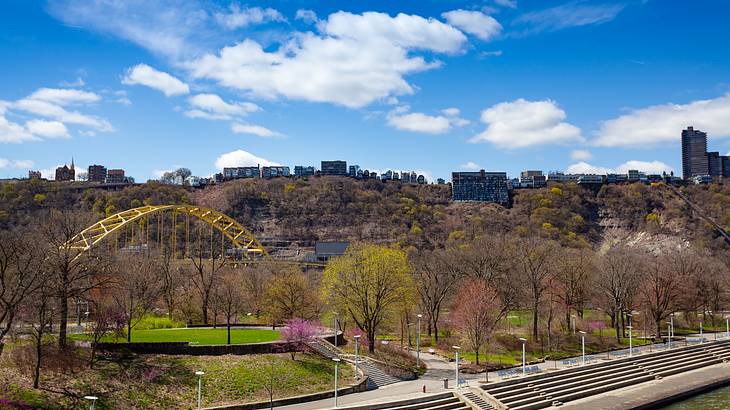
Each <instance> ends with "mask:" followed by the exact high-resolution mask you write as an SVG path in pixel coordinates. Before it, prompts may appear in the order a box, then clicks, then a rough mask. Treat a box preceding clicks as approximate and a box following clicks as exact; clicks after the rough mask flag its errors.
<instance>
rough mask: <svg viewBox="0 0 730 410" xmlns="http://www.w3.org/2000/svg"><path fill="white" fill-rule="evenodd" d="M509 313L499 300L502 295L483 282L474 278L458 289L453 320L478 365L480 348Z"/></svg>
mask: <svg viewBox="0 0 730 410" xmlns="http://www.w3.org/2000/svg"><path fill="white" fill-rule="evenodd" d="M507 312H508V309H507V307H506V306H505V305H504V304H503V303H502V302H501V301H500V300H499V294H498V293H497V292H496V291H495V290H494V289H492V288H491V287H490V286H489V285H488V284H487V283H486V281H484V280H479V279H471V280H469V281H468V282H467V283H466V284H465V285H464V286H462V287H461V289H459V293H458V296H457V298H456V301H455V303H454V310H453V313H452V314H453V317H454V319H453V320H454V323H455V324H456V327H457V328H458V329H459V330H460V331H461V333H462V334H463V335H464V338H465V339H466V342H467V344H468V346H469V347H470V348H471V349H473V350H474V351H475V352H476V364H477V365H479V351H480V349H481V348H482V347H483V346H484V345H485V344H487V342H488V341H489V339H490V338H491V336H492V332H493V331H494V329H495V327H496V326H497V324H498V323H499V321H500V320H502V318H503V317H505V316H506V315H507Z"/></svg>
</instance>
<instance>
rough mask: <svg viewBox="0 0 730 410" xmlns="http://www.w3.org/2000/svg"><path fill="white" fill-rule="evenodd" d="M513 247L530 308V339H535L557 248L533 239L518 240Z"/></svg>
mask: <svg viewBox="0 0 730 410" xmlns="http://www.w3.org/2000/svg"><path fill="white" fill-rule="evenodd" d="M515 245H516V262H517V269H518V273H519V274H520V276H521V277H522V279H523V280H524V282H523V284H524V285H526V287H527V292H526V293H527V298H528V300H529V301H530V305H531V307H532V337H533V338H535V339H537V338H538V331H537V325H538V317H539V311H540V304H541V303H542V298H543V294H544V293H545V291H546V290H547V289H548V287H549V285H550V279H551V276H552V275H553V274H554V268H553V266H551V262H553V258H554V257H555V255H556V252H557V248H558V247H557V245H556V244H555V242H553V241H547V240H541V239H538V238H534V237H529V238H522V239H519V240H517V242H516V244H515Z"/></svg>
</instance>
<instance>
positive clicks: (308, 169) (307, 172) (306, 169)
mask: <svg viewBox="0 0 730 410" xmlns="http://www.w3.org/2000/svg"><path fill="white" fill-rule="evenodd" d="M314 173H315V169H314V167H312V166H304V165H296V166H294V176H295V177H312V176H314Z"/></svg>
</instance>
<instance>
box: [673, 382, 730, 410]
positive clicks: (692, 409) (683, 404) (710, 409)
mask: <svg viewBox="0 0 730 410" xmlns="http://www.w3.org/2000/svg"><path fill="white" fill-rule="evenodd" d="M700 409H702V410H728V409H730V386H727V387H722V388H720V389H717V390H712V391H710V392H707V393H703V394H701V395H699V396H695V397H691V398H689V399H687V400H683V401H680V402H678V403H674V404H670V405H669V406H666V407H662V410H700Z"/></svg>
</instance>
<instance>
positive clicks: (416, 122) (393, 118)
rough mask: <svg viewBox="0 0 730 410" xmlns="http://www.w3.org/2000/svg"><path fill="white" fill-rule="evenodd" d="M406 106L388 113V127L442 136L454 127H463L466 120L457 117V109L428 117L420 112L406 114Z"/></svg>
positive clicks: (466, 122) (407, 108)
mask: <svg viewBox="0 0 730 410" xmlns="http://www.w3.org/2000/svg"><path fill="white" fill-rule="evenodd" d="M408 110H409V107H408V106H400V107H396V109H394V110H392V111H391V112H389V113H388V116H387V118H388V125H390V126H391V127H393V128H396V129H399V130H403V131H412V132H423V133H427V134H443V133H445V132H447V131H449V130H451V128H452V127H454V126H463V125H466V124H468V123H469V121H468V120H465V119H463V118H460V117H459V109H458V108H446V109H444V110H441V112H442V113H443V114H444V115H428V114H424V113H420V112H411V113H409V112H408Z"/></svg>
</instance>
